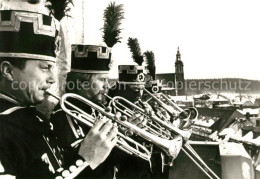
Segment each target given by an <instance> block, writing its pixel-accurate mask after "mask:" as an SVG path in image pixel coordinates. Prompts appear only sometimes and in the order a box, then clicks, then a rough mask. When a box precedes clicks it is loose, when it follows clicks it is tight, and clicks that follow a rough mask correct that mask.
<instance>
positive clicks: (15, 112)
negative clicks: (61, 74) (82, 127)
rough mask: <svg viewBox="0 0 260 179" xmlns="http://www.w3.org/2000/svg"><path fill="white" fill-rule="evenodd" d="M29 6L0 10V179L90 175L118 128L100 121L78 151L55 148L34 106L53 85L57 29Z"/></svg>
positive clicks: (12, 5) (48, 128) (49, 129)
mask: <svg viewBox="0 0 260 179" xmlns="http://www.w3.org/2000/svg"><path fill="white" fill-rule="evenodd" d="M30 2H31V1H29V0H28V2H27V1H22V2H17V1H1V6H0V7H1V10H0V41H1V46H0V143H1V146H0V177H1V178H2V177H6V176H7V177H13V178H15V177H16V178H54V177H56V176H59V178H63V177H66V176H72V175H75V174H76V173H77V172H78V171H79V170H80V169H81V167H83V166H90V167H91V168H92V169H95V168H96V167H97V166H98V165H99V164H100V163H102V162H103V161H104V160H105V159H106V157H107V156H108V155H109V153H110V151H111V150H112V148H113V147H114V145H115V144H116V142H117V137H116V136H117V128H116V127H114V126H113V125H112V123H111V122H105V121H104V119H101V120H98V122H96V124H95V125H94V127H93V128H92V129H91V130H90V132H89V134H88V135H87V136H86V137H85V138H84V139H83V141H82V142H81V145H80V146H79V148H78V151H73V150H66V149H64V148H62V147H60V146H59V145H58V141H59V140H60V138H58V136H55V134H54V133H53V125H52V124H51V123H50V121H49V120H48V119H46V118H44V117H43V115H41V114H40V113H39V112H38V111H37V110H36V109H35V107H34V105H36V104H39V103H41V102H42V101H43V100H44V95H45V91H46V90H47V89H48V88H49V87H50V86H51V85H52V84H53V83H54V82H55V78H54V71H53V68H54V66H55V59H56V53H55V49H56V48H55V44H56V43H57V41H56V40H55V39H56V37H57V34H58V27H59V23H58V22H57V21H56V20H55V19H54V18H53V17H51V16H49V11H48V10H47V9H42V8H37V7H38V6H39V5H40V6H41V7H44V5H42V4H37V3H36V4H30ZM41 2H42V1H38V3H41ZM55 42H56V43H55ZM101 136H104V137H101ZM101 138H102V140H101Z"/></svg>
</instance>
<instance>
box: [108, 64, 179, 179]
mask: <svg viewBox="0 0 260 179" xmlns="http://www.w3.org/2000/svg"><path fill="white" fill-rule="evenodd" d="M118 72H119V74H118V76H119V81H118V82H117V83H116V85H115V86H113V87H111V90H109V93H108V95H109V96H110V97H114V96H122V97H124V98H126V99H127V100H129V101H131V102H132V103H136V104H140V102H141V106H142V108H143V109H144V111H145V112H146V114H148V115H155V114H154V111H153V109H152V107H151V106H150V105H149V104H148V103H147V102H143V101H142V100H143V88H144V87H145V74H144V69H143V67H142V66H138V65H119V66H118ZM140 119H142V118H140ZM143 119H144V120H143V121H142V124H143V125H144V127H145V126H146V122H147V121H146V120H145V118H143ZM174 140H176V142H175V144H176V146H175V148H176V155H177V154H178V153H179V151H180V148H181V146H182V140H181V138H176V139H174ZM156 152H159V156H161V150H160V149H159V148H157V147H154V152H153V155H152V171H153V172H150V171H151V170H150V166H149V165H147V162H143V161H142V160H140V159H138V158H136V157H130V156H129V157H127V158H126V159H125V162H124V163H120V166H121V171H119V173H118V175H121V176H122V177H123V178H127V177H130V178H168V173H167V169H166V171H165V172H164V173H162V172H161V171H162V169H161V165H160V164H162V161H161V159H160V157H158V155H157V154H156V155H155V153H156ZM131 163H135V165H131ZM140 168H144V169H143V170H140ZM133 171H135V172H133Z"/></svg>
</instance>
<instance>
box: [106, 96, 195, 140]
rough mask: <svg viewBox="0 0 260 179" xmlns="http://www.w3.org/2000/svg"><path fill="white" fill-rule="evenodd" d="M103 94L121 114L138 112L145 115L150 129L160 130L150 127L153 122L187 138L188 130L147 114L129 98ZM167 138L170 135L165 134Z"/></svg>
mask: <svg viewBox="0 0 260 179" xmlns="http://www.w3.org/2000/svg"><path fill="white" fill-rule="evenodd" d="M105 96H106V97H107V98H109V99H110V100H111V101H110V105H112V107H114V108H115V109H116V110H117V111H119V112H121V113H122V114H124V115H126V116H127V117H132V116H133V115H134V114H135V113H140V114H142V115H143V116H146V119H148V122H149V125H150V126H148V127H149V129H150V131H157V130H160V128H156V129H152V127H153V126H154V124H152V122H155V123H158V124H159V127H161V128H163V131H164V132H165V130H164V128H166V129H168V130H170V131H171V132H174V134H177V135H180V136H182V138H184V139H185V140H188V139H189V137H190V132H189V131H183V130H180V129H179V128H177V127H174V126H172V125H170V124H169V123H167V122H165V121H163V120H161V119H160V118H159V117H157V116H156V115H151V116H148V115H147V114H146V113H145V110H144V109H143V108H141V107H139V106H137V105H135V104H134V103H132V102H130V101H129V100H127V99H125V98H123V97H120V96H115V97H113V98H111V97H109V96H108V95H105ZM124 104H127V105H128V106H129V107H126V106H125V105H124ZM130 108H131V109H130ZM150 119H151V121H150ZM162 136H163V135H162ZM167 138H171V137H169V136H167Z"/></svg>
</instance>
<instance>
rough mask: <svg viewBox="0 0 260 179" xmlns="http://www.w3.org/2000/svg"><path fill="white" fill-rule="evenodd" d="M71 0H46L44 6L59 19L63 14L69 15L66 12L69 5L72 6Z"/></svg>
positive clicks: (69, 7)
mask: <svg viewBox="0 0 260 179" xmlns="http://www.w3.org/2000/svg"><path fill="white" fill-rule="evenodd" d="M29 1H35V0H29ZM73 2H74V0H46V7H47V8H49V10H50V11H51V14H52V15H53V16H54V17H55V18H56V19H57V20H59V21H60V20H61V19H62V18H63V17H64V16H69V15H68V12H69V11H70V10H71V5H72V6H74V3H73Z"/></svg>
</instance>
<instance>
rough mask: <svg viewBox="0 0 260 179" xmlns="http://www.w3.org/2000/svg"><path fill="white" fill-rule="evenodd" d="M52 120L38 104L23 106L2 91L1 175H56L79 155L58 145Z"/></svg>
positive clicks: (0, 108) (31, 176)
mask: <svg viewBox="0 0 260 179" xmlns="http://www.w3.org/2000/svg"><path fill="white" fill-rule="evenodd" d="M52 129H53V128H52V125H51V123H50V122H49V121H48V120H47V119H46V118H44V117H43V116H42V115H41V114H40V113H39V112H37V110H36V108H35V107H26V106H22V105H21V104H20V103H19V102H17V101H16V100H14V99H12V98H10V97H9V96H7V95H4V94H1V93H0V144H1V145H0V176H2V175H6V174H8V175H13V176H16V178H55V176H57V175H60V173H59V171H62V170H63V169H66V167H69V166H70V164H72V163H75V160H76V159H77V157H78V155H77V154H76V153H73V152H69V153H70V155H69V157H68V158H70V161H66V159H64V157H63V156H64V155H65V154H66V152H68V151H64V149H62V148H60V147H59V146H58V145H57V140H58V139H57V137H56V136H55V135H53V131H52Z"/></svg>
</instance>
